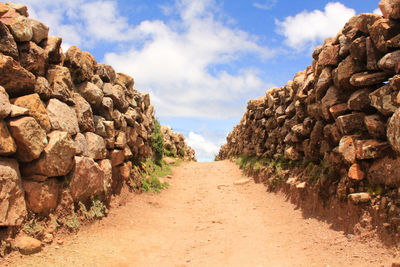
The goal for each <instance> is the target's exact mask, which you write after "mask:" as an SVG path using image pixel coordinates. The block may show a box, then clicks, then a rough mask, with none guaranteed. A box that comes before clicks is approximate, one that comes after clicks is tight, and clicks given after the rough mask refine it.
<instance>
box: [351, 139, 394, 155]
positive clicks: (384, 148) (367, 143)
mask: <svg viewBox="0 0 400 267" xmlns="http://www.w3.org/2000/svg"><path fill="white" fill-rule="evenodd" d="M356 148H357V152H356V157H357V159H376V158H380V157H382V156H384V155H385V154H387V152H388V149H389V148H390V146H389V143H387V142H379V141H376V140H357V141H356Z"/></svg>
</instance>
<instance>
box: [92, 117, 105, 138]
mask: <svg viewBox="0 0 400 267" xmlns="http://www.w3.org/2000/svg"><path fill="white" fill-rule="evenodd" d="M93 121H94V132H95V134H97V135H100V136H101V137H107V132H106V126H105V125H104V122H105V121H106V120H105V119H104V118H103V117H100V116H94V117H93Z"/></svg>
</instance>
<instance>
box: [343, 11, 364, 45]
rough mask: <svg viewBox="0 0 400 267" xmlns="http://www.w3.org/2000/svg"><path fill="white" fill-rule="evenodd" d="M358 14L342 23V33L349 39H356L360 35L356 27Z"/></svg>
mask: <svg viewBox="0 0 400 267" xmlns="http://www.w3.org/2000/svg"><path fill="white" fill-rule="evenodd" d="M357 22H358V16H354V17H352V18H350V20H349V21H348V22H347V23H346V24H345V25H344V27H343V29H342V33H343V34H344V35H345V36H346V37H347V38H348V39H350V40H351V41H353V40H354V39H356V38H357V37H358V36H359V35H360V31H359V30H358V28H357Z"/></svg>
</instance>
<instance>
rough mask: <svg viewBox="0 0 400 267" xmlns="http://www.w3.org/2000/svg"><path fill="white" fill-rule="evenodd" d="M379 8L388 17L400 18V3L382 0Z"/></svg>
mask: <svg viewBox="0 0 400 267" xmlns="http://www.w3.org/2000/svg"><path fill="white" fill-rule="evenodd" d="M379 8H380V9H381V11H382V15H383V16H384V17H385V18H387V19H400V3H399V2H398V1H393V0H381V1H380V2H379Z"/></svg>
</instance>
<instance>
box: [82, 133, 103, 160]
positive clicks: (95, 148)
mask: <svg viewBox="0 0 400 267" xmlns="http://www.w3.org/2000/svg"><path fill="white" fill-rule="evenodd" d="M85 137H86V141H87V144H88V151H89V157H91V158H92V159H95V160H98V159H105V158H106V157H107V149H106V144H105V142H104V139H103V138H102V137H101V136H99V135H97V134H95V133H91V132H86V133H85Z"/></svg>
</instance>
